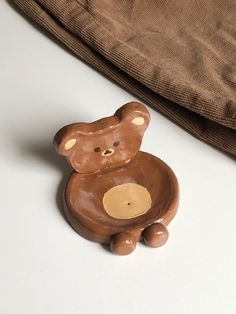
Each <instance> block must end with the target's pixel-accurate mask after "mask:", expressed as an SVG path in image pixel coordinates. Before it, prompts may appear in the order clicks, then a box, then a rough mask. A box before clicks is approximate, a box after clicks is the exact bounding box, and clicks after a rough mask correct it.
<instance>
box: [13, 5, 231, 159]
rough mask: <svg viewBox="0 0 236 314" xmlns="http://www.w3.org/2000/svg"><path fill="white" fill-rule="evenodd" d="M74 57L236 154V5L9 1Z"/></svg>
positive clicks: (178, 122)
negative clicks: (65, 47) (54, 37)
mask: <svg viewBox="0 0 236 314" xmlns="http://www.w3.org/2000/svg"><path fill="white" fill-rule="evenodd" d="M12 1H13V2H14V3H15V4H16V5H17V6H18V7H19V8H20V9H21V10H22V11H23V12H25V13H26V14H27V15H28V16H29V17H30V18H31V19H33V20H34V21H36V22H37V23H39V24H40V25H41V26H43V27H44V28H45V29H47V30H48V31H49V32H51V33H52V34H53V35H54V36H56V37H57V38H58V39H59V40H60V41H61V42H63V43H64V44H65V45H66V46H67V47H69V48H70V49H71V50H72V51H73V52H74V53H75V54H76V55H77V56H78V57H80V58H81V59H82V60H84V61H85V62H87V63H88V64H90V65H92V66H93V67H94V68H96V69H97V70H98V71H100V72H102V73H103V74H105V75H106V76H108V77H109V78H111V79H112V80H114V81H115V82H117V83H118V84H119V85H121V86H123V87H124V88H125V89H126V90H128V91H130V92H131V93H133V94H134V95H136V96H137V97H139V98H141V99H143V100H144V101H145V102H146V103H147V104H149V105H150V106H152V107H153V108H155V109H156V110H158V111H159V112H161V113H162V114H164V115H165V116H167V117H169V118H170V119H171V120H172V121H174V122H176V123H177V124H179V125H181V126H182V127H183V128H185V129H186V130H188V131H189V132H191V133H192V134H193V135H195V136H196V137H198V138H200V139H202V140H204V141H205V142H208V143H210V144H212V145H214V146H216V147H218V148H219V149H221V150H224V151H226V152H228V153H230V154H233V155H235V156H236V1H235V0H225V1H222V0H159V1H155V0H153V1H141V0H122V1H116V0H12Z"/></svg>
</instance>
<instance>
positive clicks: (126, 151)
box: [54, 102, 179, 255]
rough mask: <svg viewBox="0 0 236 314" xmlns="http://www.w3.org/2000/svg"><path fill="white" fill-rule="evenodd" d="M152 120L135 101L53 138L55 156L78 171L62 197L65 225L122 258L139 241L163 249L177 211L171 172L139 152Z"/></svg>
mask: <svg viewBox="0 0 236 314" xmlns="http://www.w3.org/2000/svg"><path fill="white" fill-rule="evenodd" d="M149 121H150V115H149V112H148V111H147V109H146V107H144V106H143V105H141V104H140V103H137V102H131V103H128V104H126V105H124V106H122V107H121V108H120V109H118V110H117V111H116V112H115V114H114V115H113V116H111V117H107V118H103V119H101V120H98V121H95V122H93V123H74V124H71V125H68V126H65V127H63V128H62V129H61V130H59V131H58V133H57V134H56V135H55V138H54V144H55V147H56V149H57V152H58V153H59V154H60V155H63V156H65V157H66V158H67V160H68V162H69V163H70V164H71V166H72V167H73V169H74V171H73V172H72V174H71V176H70V178H69V180H68V182H67V185H66V187H65V193H64V212H65V216H66V218H67V220H68V221H69V223H70V224H71V226H72V227H73V228H74V230H75V231H76V232H78V233H79V234H80V235H82V236H83V237H85V238H86V239H88V240H92V241H95V242H98V243H102V244H109V245H110V248H111V251H112V252H113V253H116V254H118V255H127V254H129V253H131V252H132V251H133V250H134V249H135V247H136V243H137V241H142V240H143V241H144V242H145V243H146V245H148V246H150V247H159V246H161V245H163V244H164V243H165V242H166V240H167V239H168V231H167V228H166V226H167V225H168V223H169V222H170V221H171V220H172V218H173V217H174V215H175V213H176V211H177V207H178V199H179V191H178V182H177V179H176V177H175V174H174V173H173V171H172V170H171V169H170V168H169V166H168V165H166V164H165V163H164V162H163V161H162V160H160V159H159V158H157V157H155V156H153V155H150V154H148V153H145V152H141V151H139V149H140V146H141V142H142V138H143V135H144V132H145V130H146V128H147V127H148V124H149Z"/></svg>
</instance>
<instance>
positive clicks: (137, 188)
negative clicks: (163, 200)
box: [103, 183, 152, 219]
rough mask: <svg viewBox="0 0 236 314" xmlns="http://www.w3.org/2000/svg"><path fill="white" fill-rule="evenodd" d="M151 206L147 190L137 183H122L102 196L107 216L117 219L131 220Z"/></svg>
mask: <svg viewBox="0 0 236 314" xmlns="http://www.w3.org/2000/svg"><path fill="white" fill-rule="evenodd" d="M151 206H152V199H151V195H150V193H149V192H148V190H147V189H146V188H145V187H144V186H142V185H139V184H137V183H124V184H120V185H116V186H114V187H112V188H111V189H109V190H108V191H107V192H106V193H105V194H104V196H103V207H104V209H105V211H106V212H107V214H108V215H109V216H111V217H113V218H117V219H131V218H134V217H137V216H140V215H143V214H144V213H146V212H147V211H148V210H149V209H150V208H151Z"/></svg>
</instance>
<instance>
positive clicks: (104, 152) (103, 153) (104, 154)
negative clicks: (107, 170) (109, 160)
mask: <svg viewBox="0 0 236 314" xmlns="http://www.w3.org/2000/svg"><path fill="white" fill-rule="evenodd" d="M114 152H115V150H114V149H113V148H108V149H105V150H104V151H103V152H102V153H101V155H102V156H103V157H107V156H111V155H112V154H114Z"/></svg>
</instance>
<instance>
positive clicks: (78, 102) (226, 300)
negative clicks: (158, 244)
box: [0, 0, 236, 314]
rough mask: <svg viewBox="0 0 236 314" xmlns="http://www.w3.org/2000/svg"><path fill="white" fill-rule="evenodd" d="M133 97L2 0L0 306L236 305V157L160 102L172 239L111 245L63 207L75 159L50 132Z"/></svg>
mask: <svg viewBox="0 0 236 314" xmlns="http://www.w3.org/2000/svg"><path fill="white" fill-rule="evenodd" d="M134 99H135V98H134V97H133V96H132V95H130V94H128V93H127V92H125V91H124V90H122V89H120V88H119V87H117V86H116V85H114V84H113V83H112V82H110V81H109V80H107V79H106V78H104V77H103V76H101V75H100V74H98V73H96V72H95V71H94V70H93V69H91V68H90V67H88V66H87V65H85V64H84V63H82V62H80V61H79V60H78V59H76V58H75V57H74V56H72V55H70V54H69V53H68V52H66V51H65V50H64V49H62V48H61V47H59V46H58V45H57V44H56V43H55V42H53V41H52V40H50V39H49V38H47V37H46V36H45V35H44V34H43V33H41V32H40V31H38V30H37V29H36V28H35V27H34V26H32V25H31V24H30V23H29V22H27V21H26V20H25V19H24V18H23V17H22V16H20V15H19V14H18V13H17V12H16V11H15V10H13V8H12V7H11V6H10V5H9V4H8V2H6V1H5V0H1V2H0V109H1V114H0V131H1V132H0V140H1V153H0V173H1V207H0V252H1V255H0V313H1V314H65V313H69V314H74V313H79V314H93V313H96V314H110V313H112V314H120V313H122V314H130V313H132V314H137V313H138V314H139V313H140V314H141V313H145V314H151V313H159V312H160V313H165V314H178V313H179V314H185V313H186V314H189V313H191V314H201V313H207V314H209V313H214V314H217V313H219V314H222V313H227V314H235V313H236V297H235V286H236V270H235V265H236V249H235V247H236V246H235V239H236V227H235V225H236V196H235V195H236V193H235V190H236V183H235V182H236V167H235V166H236V162H235V160H233V159H232V158H230V157H228V156H226V155H224V154H223V153H221V152H219V151H217V150H216V149H214V148H212V147H210V146H208V145H206V144H204V143H202V142H200V141H198V140H197V139H195V138H193V137H192V136H191V135H189V134H188V133H186V132H185V131H183V130H182V129H181V128H179V127H178V126H176V125H175V124H173V123H172V122H170V121H168V120H167V119H165V118H164V117H162V116H161V115H160V114H158V113H157V112H155V111H154V110H151V109H150V112H151V118H152V120H151V124H150V127H149V128H148V130H147V132H146V134H145V137H144V141H143V145H142V150H144V151H148V152H150V153H152V154H154V155H157V156H158V157H160V158H162V159H163V160H164V161H165V162H167V163H168V164H169V165H170V166H171V167H172V168H173V170H174V171H175V173H176V175H177V177H178V179H179V183H180V189H181V201H180V207H179V211H178V214H177V216H176V218H175V219H174V220H173V222H172V223H171V225H170V226H169V232H170V238H169V240H168V242H167V244H166V245H165V246H164V247H162V248H160V249H149V248H147V247H145V246H144V245H141V244H140V245H138V246H137V248H136V251H135V252H134V253H133V254H131V255H129V256H126V257H118V256H114V255H112V254H110V253H109V252H107V251H106V250H105V249H103V248H102V247H101V246H99V245H97V244H96V243H92V242H89V241H86V240H85V239H83V238H81V237H80V236H78V235H77V234H76V233H75V232H74V231H73V230H72V228H71V227H70V226H69V225H68V224H67V223H66V221H65V220H64V219H63V217H62V215H61V213H60V210H59V208H61V199H62V189H63V185H64V180H63V178H64V177H65V176H66V175H67V174H68V172H69V171H70V169H69V167H68V166H67V164H66V162H65V161H64V160H63V159H61V158H60V157H59V156H57V154H56V153H55V152H54V150H53V147H52V138H53V136H54V133H55V132H56V131H57V130H58V128H60V127H61V126H63V125H65V124H68V123H71V122H75V121H87V122H91V121H93V120H96V119H99V118H101V117H103V116H107V115H111V114H113V113H114V111H115V110H116V109H117V108H118V107H119V106H120V105H122V104H124V103H126V102H128V101H131V100H134ZM95 108H97V109H95Z"/></svg>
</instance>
